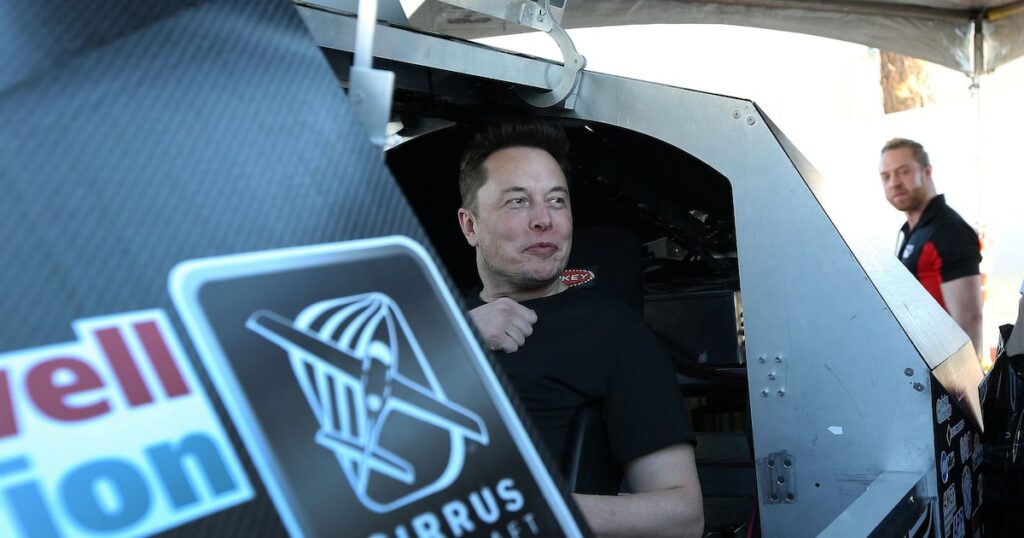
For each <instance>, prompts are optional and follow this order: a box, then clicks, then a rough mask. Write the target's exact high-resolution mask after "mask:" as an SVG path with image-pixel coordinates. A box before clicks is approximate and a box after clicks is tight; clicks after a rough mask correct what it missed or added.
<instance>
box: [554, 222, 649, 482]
mask: <svg viewBox="0 0 1024 538" xmlns="http://www.w3.org/2000/svg"><path fill="white" fill-rule="evenodd" d="M566 268H567V269H587V270H590V271H593V272H594V275H595V278H594V279H593V281H592V282H590V283H587V284H583V285H584V286H588V287H589V286H592V287H593V288H594V289H595V291H597V292H598V293H601V294H603V295H606V296H608V297H610V298H612V299H615V300H617V301H619V302H622V303H624V304H626V305H627V306H629V307H631V308H633V309H634V310H636V312H637V313H638V314H639V313H642V309H643V287H642V286H643V249H642V247H641V246H640V243H639V242H638V241H637V239H636V236H634V235H633V234H632V233H630V232H627V231H625V230H622V229H619V228H613V227H608V226H600V227H591V228H581V229H579V230H577V231H576V233H575V234H574V236H573V246H572V252H571V254H570V256H569V263H568V264H567V265H566ZM623 474H624V472H623V468H622V465H620V464H619V463H618V462H616V461H615V459H614V458H612V454H611V447H610V446H609V442H608V429H607V426H606V425H605V420H604V407H603V404H602V402H599V401H595V402H590V403H589V404H587V405H585V406H583V407H581V408H580V409H579V410H577V411H576V415H575V416H574V417H573V420H572V424H571V425H570V427H569V442H568V443H566V447H565V454H564V455H563V458H562V475H563V476H564V477H565V480H566V482H567V484H568V486H569V490H570V491H572V492H574V493H589V494H595V495H615V494H617V493H618V492H619V491H620V486H621V484H622V478H623Z"/></svg>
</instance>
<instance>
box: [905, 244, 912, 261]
mask: <svg viewBox="0 0 1024 538" xmlns="http://www.w3.org/2000/svg"><path fill="white" fill-rule="evenodd" d="M913 253H914V245H913V244H909V245H907V246H906V248H904V249H903V259H904V260H905V259H907V258H909V257H910V255H911V254H913Z"/></svg>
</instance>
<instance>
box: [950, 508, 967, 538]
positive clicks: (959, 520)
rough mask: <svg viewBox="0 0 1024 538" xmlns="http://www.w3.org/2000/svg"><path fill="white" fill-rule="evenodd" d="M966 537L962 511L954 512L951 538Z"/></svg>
mask: <svg viewBox="0 0 1024 538" xmlns="http://www.w3.org/2000/svg"><path fill="white" fill-rule="evenodd" d="M966 535H967V528H966V526H965V524H964V509H963V508H961V509H959V510H957V511H956V515H955V516H953V538H964V536H966Z"/></svg>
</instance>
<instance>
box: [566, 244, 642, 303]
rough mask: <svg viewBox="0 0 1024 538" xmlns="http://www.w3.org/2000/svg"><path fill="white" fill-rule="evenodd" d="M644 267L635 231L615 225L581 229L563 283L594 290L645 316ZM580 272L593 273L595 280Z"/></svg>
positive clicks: (573, 245) (570, 255)
mask: <svg viewBox="0 0 1024 538" xmlns="http://www.w3.org/2000/svg"><path fill="white" fill-rule="evenodd" d="M643 268H644V264H643V248H642V247H641V246H640V242H639V241H638V240H637V238H636V236H635V235H633V234H632V233H631V232H628V231H626V230H623V229H621V228H615V227H612V226H593V227H586V228H579V229H577V230H575V232H574V233H573V240H572V252H570V253H569V263H568V264H567V265H566V266H565V269H566V271H565V272H564V273H563V274H562V280H563V282H565V283H566V284H567V285H569V286H573V285H578V286H582V287H593V288H594V289H595V290H596V291H598V292H600V293H602V294H604V295H607V296H608V297H611V298H612V299H615V300H617V301H620V302H622V303H624V304H626V305H628V306H629V307H630V308H632V309H634V310H636V311H637V312H638V313H642V312H643ZM580 271H590V272H592V273H593V278H592V279H589V278H588V277H589V275H586V276H584V273H581V272H580Z"/></svg>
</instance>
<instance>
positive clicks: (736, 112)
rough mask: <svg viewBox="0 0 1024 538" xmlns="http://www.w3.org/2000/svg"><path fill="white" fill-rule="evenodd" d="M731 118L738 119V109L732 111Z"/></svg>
mask: <svg viewBox="0 0 1024 538" xmlns="http://www.w3.org/2000/svg"><path fill="white" fill-rule="evenodd" d="M732 119H734V120H738V119H740V110H739V109H736V110H733V111H732Z"/></svg>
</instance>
